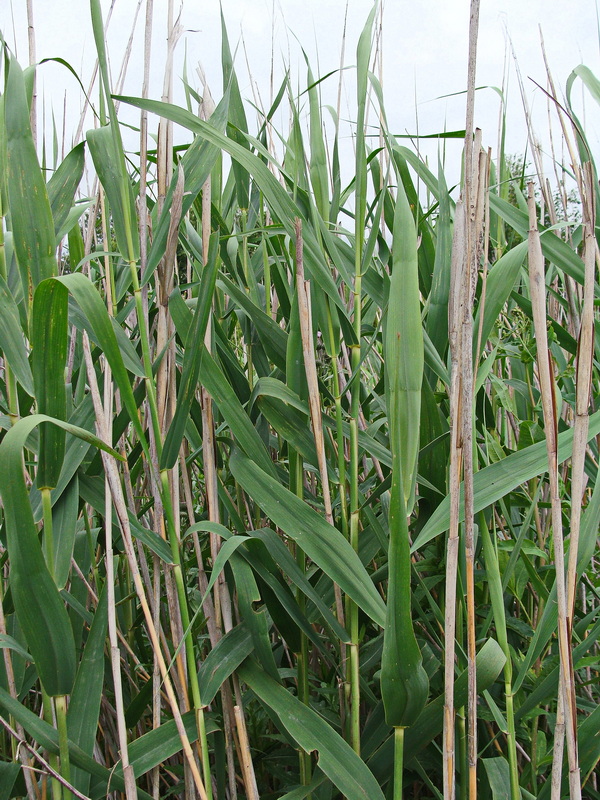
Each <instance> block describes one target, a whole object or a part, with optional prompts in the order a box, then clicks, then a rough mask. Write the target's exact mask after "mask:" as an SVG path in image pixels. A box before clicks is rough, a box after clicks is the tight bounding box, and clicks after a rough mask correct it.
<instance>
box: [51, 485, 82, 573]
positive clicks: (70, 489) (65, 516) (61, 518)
mask: <svg viewBox="0 0 600 800" xmlns="http://www.w3.org/2000/svg"><path fill="white" fill-rule="evenodd" d="M78 515H79V481H78V480H77V476H76V475H75V477H73V479H72V480H71V482H70V483H69V484H68V485H67V488H66V489H65V491H64V492H63V493H62V494H61V495H60V497H59V498H58V500H57V501H56V503H54V506H53V509H52V528H53V533H54V536H53V540H54V562H53V563H54V581H55V583H56V585H57V586H58V588H59V589H64V588H65V586H66V583H67V581H68V579H69V573H70V571H71V558H72V557H73V547H74V545H75V533H76V531H77V517H78Z"/></svg>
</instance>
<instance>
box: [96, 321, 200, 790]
mask: <svg viewBox="0 0 600 800" xmlns="http://www.w3.org/2000/svg"><path fill="white" fill-rule="evenodd" d="M83 344H84V348H83V349H84V357H85V362H86V370H87V375H88V382H89V386H90V392H91V395H92V399H93V403H94V409H95V411H96V428H97V430H98V435H99V436H100V437H101V438H102V439H103V440H104V441H106V442H108V441H110V438H109V435H108V430H107V428H106V423H105V420H104V416H103V414H102V413H101V411H102V406H101V400H100V393H99V391H98V383H97V380H96V373H95V371H94V366H93V362H92V357H91V352H90V346H89V340H88V339H87V336H86V335H85V334H84V336H83ZM105 456H106V457H105ZM102 461H103V465H104V471H105V473H106V477H107V480H108V482H109V487H110V491H111V494H112V500H113V503H114V507H115V511H116V513H117V518H118V520H119V526H120V528H121V533H122V536H123V544H124V548H125V554H126V556H127V562H128V564H129V569H130V570H131V574H132V578H133V584H134V587H135V591H136V594H137V596H138V599H139V602H140V606H141V608H142V613H143V615H144V619H145V622H146V628H147V631H148V636H149V637H150V642H151V645H152V649H153V651H154V653H155V655H156V657H157V660H158V664H159V668H160V673H161V677H162V681H163V686H164V689H165V692H166V694H167V698H168V701H169V706H170V708H171V711H172V713H173V719H174V722H175V725H176V728H177V733H178V734H179V738H180V741H181V745H182V749H183V752H184V755H185V758H186V761H187V763H188V764H189V768H190V771H191V773H192V776H193V779H194V785H195V787H196V791H197V792H198V794H199V795H200V797H201V800H208V794H207V791H206V789H205V787H204V784H203V782H202V777H201V775H200V772H199V771H198V767H197V765H196V760H195V758H194V753H193V751H192V747H191V745H190V741H189V738H188V735H187V732H186V729H185V725H184V723H183V719H182V716H181V711H180V709H179V705H178V702H177V697H176V695H175V692H174V690H173V684H172V682H171V678H170V675H169V671H168V669H167V664H166V662H165V659H164V657H163V654H162V650H161V645H160V640H159V636H158V632H157V629H156V626H155V625H154V619H153V616H152V612H151V609H150V606H149V604H148V600H147V598H146V594H145V590H144V584H143V581H142V577H141V575H140V571H139V567H138V563H137V560H136V557H135V550H134V546H133V537H132V533H131V527H130V523H129V515H128V513H127V505H126V503H125V498H124V496H123V489H122V485H121V481H120V478H119V473H118V470H117V467H116V464H115V462H114V459H113V458H112V457H110V456H108V454H106V453H104V452H103V453H102Z"/></svg>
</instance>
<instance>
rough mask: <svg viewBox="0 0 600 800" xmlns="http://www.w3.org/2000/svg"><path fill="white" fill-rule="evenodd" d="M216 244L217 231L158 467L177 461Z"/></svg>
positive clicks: (204, 323) (196, 370) (169, 466)
mask: <svg viewBox="0 0 600 800" xmlns="http://www.w3.org/2000/svg"><path fill="white" fill-rule="evenodd" d="M218 244H219V234H218V233H213V235H212V236H211V239H210V246H209V252H208V262H207V264H206V266H205V267H204V270H203V272H202V279H201V281H200V288H199V293H198V304H197V306H196V311H195V313H194V321H193V323H192V327H191V330H190V331H189V332H188V335H187V337H186V342H185V351H184V358H183V370H182V374H181V381H180V383H179V390H178V392H177V406H176V409H175V415H174V416H173V420H172V422H171V425H170V427H169V431H168V433H167V436H166V438H165V443H164V448H163V452H162V456H161V462H160V466H161V469H172V468H173V466H174V464H175V462H176V461H177V457H178V455H179V450H180V448H181V442H182V441H183V436H184V433H185V426H186V423H187V419H188V416H189V413H190V407H191V405H192V400H193V399H194V397H195V394H196V388H197V384H198V375H199V372H200V361H201V359H202V342H203V341H204V334H205V332H206V326H207V323H208V317H209V313H210V309H211V305H212V300H213V292H214V288H215V280H216V277H217V254H218Z"/></svg>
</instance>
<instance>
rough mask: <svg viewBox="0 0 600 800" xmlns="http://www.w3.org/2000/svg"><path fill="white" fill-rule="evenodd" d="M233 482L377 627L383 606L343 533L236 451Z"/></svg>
mask: <svg viewBox="0 0 600 800" xmlns="http://www.w3.org/2000/svg"><path fill="white" fill-rule="evenodd" d="M230 468H231V472H232V473H233V476H234V477H235V479H236V480H237V481H238V482H239V483H240V485H241V486H242V487H243V489H244V490H245V491H246V492H248V494H249V495H250V496H251V497H252V499H253V500H254V502H255V503H257V504H258V505H259V506H260V507H261V508H262V509H263V511H264V512H265V514H267V516H269V517H270V518H271V519H272V520H273V522H274V523H275V525H277V526H278V527H279V528H281V529H282V530H284V531H285V532H286V533H287V535H288V536H291V538H292V539H294V541H295V542H296V543H297V544H298V546H299V547H301V548H302V550H303V551H304V552H305V553H306V555H307V556H308V557H309V558H310V559H311V560H312V561H314V562H315V564H316V565H317V566H318V567H320V569H322V570H323V572H325V573H326V574H327V575H328V576H329V578H331V580H332V581H334V582H335V583H337V584H338V586H339V587H340V588H341V589H342V591H343V592H345V593H346V594H347V595H349V596H350V597H351V598H352V599H353V600H354V602H355V603H356V604H357V605H358V606H359V607H360V608H362V610H363V611H364V612H365V613H366V614H368V616H370V617H371V619H372V620H374V621H375V622H376V623H377V624H378V625H380V626H381V627H384V625H385V606H384V604H383V601H382V599H381V597H380V595H379V594H378V593H377V591H376V589H375V587H374V586H373V582H372V581H371V578H370V577H369V574H368V573H367V571H366V569H365V568H364V567H363V565H362V562H361V560H360V559H359V557H358V556H357V554H356V553H355V552H354V550H353V549H352V547H351V546H350V544H349V542H348V541H347V540H346V539H345V538H344V537H343V536H342V534H341V533H340V532H339V531H338V530H337V529H336V528H334V527H333V526H332V525H330V524H329V523H328V522H326V521H325V520H324V519H323V517H321V516H320V515H319V514H318V513H317V512H316V511H314V510H313V509H312V508H311V507H310V506H308V505H306V503H304V502H303V501H302V500H301V499H300V498H299V497H296V496H295V495H294V494H292V492H290V491H289V490H288V489H285V488H284V487H283V486H281V484H279V483H277V481H276V480H274V479H273V478H271V477H270V476H269V475H267V474H266V473H265V472H263V471H262V470H261V469H260V467H258V466H257V465H256V464H255V463H254V462H252V461H250V459H249V458H247V457H246V456H244V455H243V454H242V453H241V452H240V451H239V450H234V451H233V453H232V455H231V458H230Z"/></svg>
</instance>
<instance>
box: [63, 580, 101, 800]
mask: <svg viewBox="0 0 600 800" xmlns="http://www.w3.org/2000/svg"><path fill="white" fill-rule="evenodd" d="M107 609H108V602H107V592H106V587H104V588H103V591H102V594H101V595H100V599H99V600H98V606H97V608H96V613H95V614H94V620H93V622H92V625H91V628H90V632H89V635H88V638H87V642H86V644H85V649H84V651H83V656H82V659H81V661H80V663H79V669H78V670H77V677H76V678H75V685H74V686H73V692H72V694H71V699H70V701H69V710H68V712H67V729H68V731H69V739H70V740H71V741H72V742H74V744H76V745H78V746H79V747H80V748H81V749H82V750H83V752H84V753H87V755H89V756H92V755H93V754H94V743H95V741H96V729H97V727H98V719H99V716H100V703H101V700H102V691H103V681H104V643H105V640H106V629H107V626H108V614H107ZM71 781H72V783H73V785H74V786H75V788H77V789H79V790H80V791H81V792H83V793H84V794H87V792H88V791H89V784H90V776H89V773H87V772H86V771H85V770H82V769H80V768H79V767H75V768H73V769H72V770H71Z"/></svg>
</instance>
